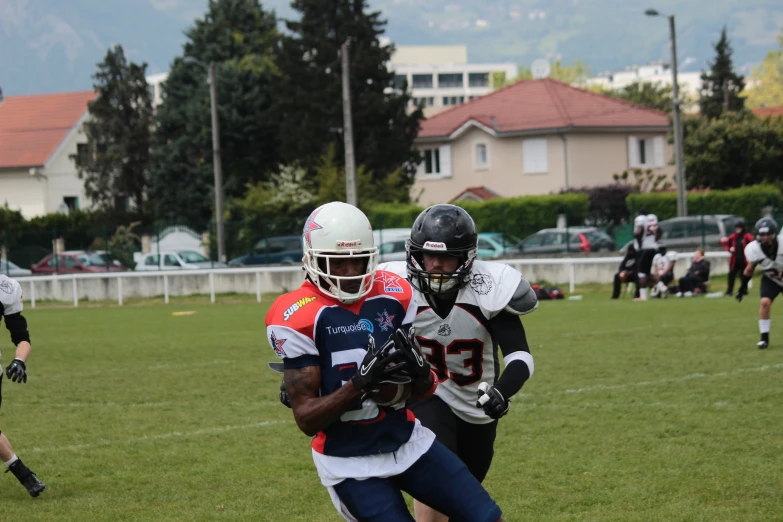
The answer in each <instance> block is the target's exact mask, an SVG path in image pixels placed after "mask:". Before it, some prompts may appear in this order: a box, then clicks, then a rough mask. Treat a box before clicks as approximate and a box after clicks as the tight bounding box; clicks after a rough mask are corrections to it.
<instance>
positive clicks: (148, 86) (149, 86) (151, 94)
mask: <svg viewBox="0 0 783 522" xmlns="http://www.w3.org/2000/svg"><path fill="white" fill-rule="evenodd" d="M147 89H149V91H150V100H152V103H153V104H154V103H155V84H154V83H150V84H149V85H147Z"/></svg>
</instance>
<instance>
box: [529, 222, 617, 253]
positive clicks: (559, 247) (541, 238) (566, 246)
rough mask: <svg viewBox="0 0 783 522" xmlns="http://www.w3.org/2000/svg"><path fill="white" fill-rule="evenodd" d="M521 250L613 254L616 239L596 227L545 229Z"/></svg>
mask: <svg viewBox="0 0 783 522" xmlns="http://www.w3.org/2000/svg"><path fill="white" fill-rule="evenodd" d="M519 248H520V250H521V251H522V253H524V254H563V253H566V252H574V253H578V252H611V251H612V250H614V249H615V244H614V239H612V236H610V235H609V234H607V233H606V232H604V231H603V230H601V229H598V228H595V227H569V228H567V229H566V228H545V229H544V230H539V231H538V232H536V233H535V234H533V235H532V236H528V237H526V238H525V239H524V240H523V241H522V242H521V243H520V244H519Z"/></svg>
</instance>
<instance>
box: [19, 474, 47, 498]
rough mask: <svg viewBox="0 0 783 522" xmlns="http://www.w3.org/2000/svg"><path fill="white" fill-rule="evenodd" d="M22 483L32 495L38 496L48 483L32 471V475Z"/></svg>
mask: <svg viewBox="0 0 783 522" xmlns="http://www.w3.org/2000/svg"><path fill="white" fill-rule="evenodd" d="M22 485H23V486H24V487H25V488H26V489H27V492H28V493H30V496H31V497H37V496H38V495H40V494H41V492H42V491H43V490H45V489H46V484H44V483H43V482H41V481H40V480H38V477H36V476H35V473H30V476H28V477H27V478H26V479H25V480H24V481H23V482H22Z"/></svg>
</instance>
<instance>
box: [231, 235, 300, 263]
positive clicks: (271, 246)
mask: <svg viewBox="0 0 783 522" xmlns="http://www.w3.org/2000/svg"><path fill="white" fill-rule="evenodd" d="M303 255H304V253H303V249H302V236H279V237H269V238H264V239H261V240H260V241H258V243H256V244H255V245H254V246H253V250H252V251H250V252H248V253H247V254H245V255H242V256H239V257H236V258H234V259H232V260H231V261H229V262H228V264H229V266H256V265H296V264H299V263H301V262H302V256H303Z"/></svg>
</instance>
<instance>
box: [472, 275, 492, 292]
mask: <svg viewBox="0 0 783 522" xmlns="http://www.w3.org/2000/svg"><path fill="white" fill-rule="evenodd" d="M470 287H471V288H472V289H473V291H474V292H476V293H477V294H478V295H487V294H488V293H489V292H490V291H492V278H491V277H489V276H488V275H487V274H473V275H471V277H470Z"/></svg>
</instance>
